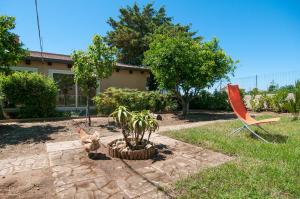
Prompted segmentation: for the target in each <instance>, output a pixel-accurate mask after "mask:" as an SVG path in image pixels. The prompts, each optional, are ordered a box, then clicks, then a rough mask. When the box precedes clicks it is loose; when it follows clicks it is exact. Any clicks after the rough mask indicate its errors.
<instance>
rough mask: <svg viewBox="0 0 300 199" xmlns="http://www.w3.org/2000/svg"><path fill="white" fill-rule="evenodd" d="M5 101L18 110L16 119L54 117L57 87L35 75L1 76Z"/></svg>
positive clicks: (0, 81) (26, 73)
mask: <svg viewBox="0 0 300 199" xmlns="http://www.w3.org/2000/svg"><path fill="white" fill-rule="evenodd" d="M0 85H1V91H2V93H3V95H4V99H5V101H7V102H8V103H9V104H14V105H15V106H16V107H19V108H20V112H19V115H18V117H20V118H37V117H51V116H55V114H56V113H55V107H56V94H57V87H56V85H55V83H54V81H53V80H52V79H50V78H48V77H44V76H42V75H40V74H37V73H29V72H14V73H13V74H11V75H9V76H1V79H0Z"/></svg>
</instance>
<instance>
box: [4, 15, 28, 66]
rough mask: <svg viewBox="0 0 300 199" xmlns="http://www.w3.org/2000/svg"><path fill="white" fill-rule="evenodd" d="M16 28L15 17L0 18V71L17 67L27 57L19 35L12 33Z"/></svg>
mask: <svg viewBox="0 0 300 199" xmlns="http://www.w3.org/2000/svg"><path fill="white" fill-rule="evenodd" d="M14 28H15V18H14V17H9V16H0V71H3V70H7V69H8V67H9V66H15V65H17V64H18V63H19V62H20V61H21V60H22V59H23V58H24V56H26V52H27V51H26V50H25V49H24V48H23V44H22V43H20V42H19V37H18V35H16V34H15V33H13V32H11V30H13V29H14Z"/></svg>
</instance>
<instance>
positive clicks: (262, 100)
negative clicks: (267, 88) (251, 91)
mask: <svg viewBox="0 0 300 199" xmlns="http://www.w3.org/2000/svg"><path fill="white" fill-rule="evenodd" d="M269 102H270V97H269V96H267V95H266V94H261V95H251V100H250V104H251V107H252V110H253V111H255V112H261V111H266V110H268V108H269Z"/></svg>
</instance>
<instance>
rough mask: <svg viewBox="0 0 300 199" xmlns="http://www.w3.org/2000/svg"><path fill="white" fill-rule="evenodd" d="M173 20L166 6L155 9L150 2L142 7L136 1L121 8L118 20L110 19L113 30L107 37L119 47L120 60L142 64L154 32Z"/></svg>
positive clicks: (113, 44) (126, 62) (109, 41)
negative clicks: (168, 14) (167, 13)
mask: <svg viewBox="0 0 300 199" xmlns="http://www.w3.org/2000/svg"><path fill="white" fill-rule="evenodd" d="M171 20H172V19H171V18H170V17H168V16H167V15H166V10H165V8H164V7H160V8H159V9H158V10H155V9H154V8H153V4H151V3H150V4H147V5H146V6H144V7H143V9H140V8H139V6H138V5H137V4H136V3H134V5H133V6H132V7H130V6H127V7H126V8H121V9H120V16H119V19H118V20H115V19H113V18H109V19H108V22H107V23H108V24H109V25H110V26H111V27H112V29H113V30H111V31H109V32H108V33H107V37H106V38H107V41H108V43H109V44H111V45H112V46H115V47H117V48H118V49H119V54H118V60H119V61H120V62H122V63H125V64H134V65H141V64H142V60H143V58H144V55H143V54H144V52H145V51H146V50H148V48H149V43H150V38H151V36H152V34H153V33H154V32H155V30H157V28H158V27H160V26H162V25H170V24H171V23H172V22H171Z"/></svg>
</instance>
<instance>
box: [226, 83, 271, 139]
mask: <svg viewBox="0 0 300 199" xmlns="http://www.w3.org/2000/svg"><path fill="white" fill-rule="evenodd" d="M229 85H230V84H228V86H229ZM236 86H237V85H236ZM227 89H228V87H227ZM227 92H229V91H228V90H227ZM228 101H229V103H230V105H231V107H232V109H233V110H234V113H235V115H236V116H237V117H238V119H239V120H240V121H241V122H242V123H243V126H241V127H239V128H237V129H235V130H233V131H232V132H231V133H230V134H229V135H233V134H237V133H240V132H241V131H242V130H244V129H247V130H248V131H250V133H252V134H253V135H254V136H256V137H257V138H258V139H261V140H262V141H264V142H266V143H269V142H268V141H267V140H266V139H264V138H263V137H261V136H260V135H258V134H257V133H256V132H255V131H253V130H252V129H251V128H250V126H254V125H255V126H256V127H258V128H260V129H261V130H263V131H264V132H266V133H268V134H270V133H269V132H268V131H267V130H265V129H264V128H262V127H261V126H260V124H262V123H260V122H259V121H257V122H256V123H253V124H251V123H250V124H248V123H247V122H246V121H245V120H244V119H243V118H241V116H240V115H239V114H238V113H236V111H235V108H234V105H233V103H232V101H231V99H230V96H229V93H228ZM248 114H249V113H248ZM249 115H250V114H249ZM268 123H271V121H270V122H268Z"/></svg>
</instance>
